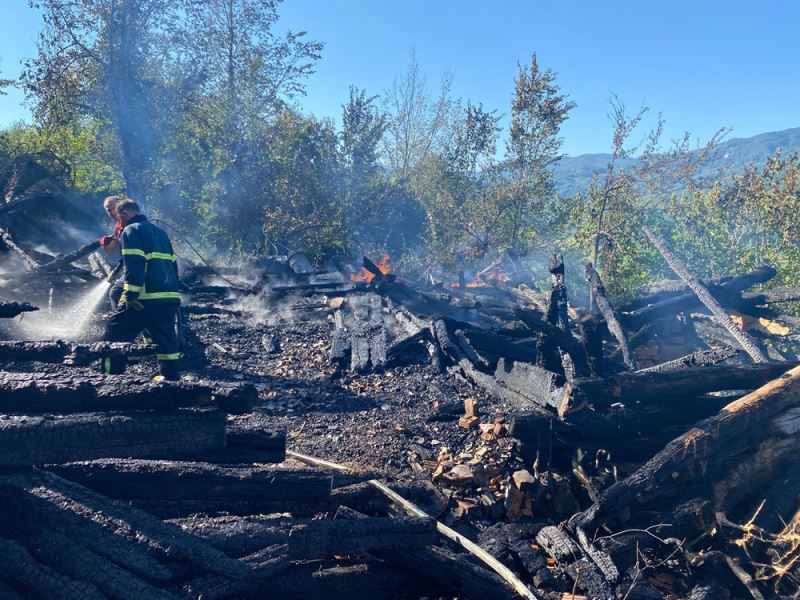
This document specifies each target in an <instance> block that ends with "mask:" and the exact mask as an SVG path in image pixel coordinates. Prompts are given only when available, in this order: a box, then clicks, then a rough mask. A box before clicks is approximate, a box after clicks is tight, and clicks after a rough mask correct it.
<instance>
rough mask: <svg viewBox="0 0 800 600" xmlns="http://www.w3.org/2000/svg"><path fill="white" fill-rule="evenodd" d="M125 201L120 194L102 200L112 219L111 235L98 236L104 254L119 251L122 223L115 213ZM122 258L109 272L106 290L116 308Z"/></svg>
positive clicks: (120, 295)
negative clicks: (108, 282)
mask: <svg viewBox="0 0 800 600" xmlns="http://www.w3.org/2000/svg"><path fill="white" fill-rule="evenodd" d="M124 201H125V198H124V197H122V196H108V197H107V198H106V199H105V200H103V208H105V209H106V213H107V214H108V216H109V217H111V218H112V219H113V220H114V233H112V234H111V235H104V236H103V237H101V238H100V245H101V246H102V247H103V250H105V253H106V254H109V255H110V254H114V253H116V252H117V251H119V244H120V240H121V239H122V228H123V224H122V221H121V220H120V218H119V214H118V213H117V208H118V207H119V205H120V204H121V203H122V202H124ZM122 266H123V265H122V258H121V257H120V259H119V264H118V265H117V266H116V267H114V270H113V271H112V272H111V275H110V277H109V281H111V287H110V288H109V290H108V300H109V303H110V304H111V308H112V310H113V309H116V308H117V304H119V299H120V297H122V284H123V281H122V278H121V277H117V274H118V273H119V272H120V270H121V269H122Z"/></svg>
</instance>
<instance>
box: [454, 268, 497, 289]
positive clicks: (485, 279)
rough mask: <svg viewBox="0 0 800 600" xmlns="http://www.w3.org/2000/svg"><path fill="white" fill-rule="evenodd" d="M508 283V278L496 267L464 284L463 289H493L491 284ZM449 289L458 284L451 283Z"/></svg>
mask: <svg viewBox="0 0 800 600" xmlns="http://www.w3.org/2000/svg"><path fill="white" fill-rule="evenodd" d="M508 281H510V278H509V277H508V276H507V275H506V274H505V273H503V272H502V271H501V270H500V269H499V268H498V267H495V268H494V269H491V270H490V271H486V272H485V273H482V274H480V275H476V276H475V279H473V280H472V281H470V282H469V283H467V284H466V286H465V287H468V288H481V287H494V286H493V285H492V283H506V282H508ZM450 286H451V287H454V288H457V287H459V286H458V282H453V283H451V284H450Z"/></svg>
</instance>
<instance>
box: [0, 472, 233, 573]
mask: <svg viewBox="0 0 800 600" xmlns="http://www.w3.org/2000/svg"><path fill="white" fill-rule="evenodd" d="M0 493H2V495H3V499H4V503H3V506H4V507H9V506H14V508H15V510H19V511H21V512H20V514H22V515H26V516H27V517H28V518H30V519H31V520H32V521H39V522H41V523H42V524H44V525H46V526H48V527H50V523H53V524H54V526H53V529H57V530H59V531H61V532H62V533H64V534H68V535H70V537H73V539H75V541H78V542H80V543H81V544H83V545H86V546H87V547H89V548H91V549H92V550H93V551H94V552H96V553H97V554H100V555H102V556H105V557H106V558H110V559H111V560H113V561H114V562H116V563H117V564H120V565H121V566H124V567H125V568H126V569H128V570H133V569H134V568H135V569H136V571H134V572H136V573H137V574H138V575H140V576H141V577H142V578H144V579H146V580H148V581H152V580H153V579H154V578H160V580H161V581H169V580H170V579H172V578H174V576H175V575H176V574H178V573H180V572H181V571H183V572H185V571H186V569H185V567H186V566H191V567H193V568H194V569H195V572H198V573H211V574H217V575H224V576H225V577H229V578H231V579H238V578H240V577H243V576H245V575H247V573H248V571H249V568H248V567H247V565H245V564H243V563H242V562H241V561H239V560H236V559H234V558H230V557H228V556H226V555H225V554H224V553H222V552H220V551H219V550H217V549H215V548H213V547H212V546H210V545H209V544H208V543H206V542H205V541H203V540H201V539H199V538H197V537H195V536H193V535H190V534H188V533H186V532H185V531H183V530H182V529H181V528H180V527H178V526H177V525H174V524H171V523H165V522H163V521H162V520H161V519H159V518H158V517H155V516H153V515H151V514H149V513H147V512H144V511H142V510H139V509H137V508H135V507H133V506H130V505H128V504H125V503H122V502H117V501H115V500H112V499H110V498H108V497H106V496H103V495H101V494H97V493H95V492H93V491H92V490H90V489H88V488H86V487H84V486H81V485H79V484H76V483H73V482H70V481H67V480H65V479H62V478H61V477H58V476H57V475H54V474H53V473H49V472H46V471H37V472H34V473H20V474H16V475H6V476H2V477H0ZM115 548H118V549H120V548H128V549H130V548H133V549H135V550H136V552H135V553H120V554H117V553H116V552H115V551H114V549H115ZM126 561H129V563H130V564H128V562H126ZM123 563H125V564H123ZM148 564H150V565H153V567H154V568H152V570H150V571H148V570H146V568H147V565H148ZM131 565H133V566H131Z"/></svg>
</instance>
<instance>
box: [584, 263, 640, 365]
mask: <svg viewBox="0 0 800 600" xmlns="http://www.w3.org/2000/svg"><path fill="white" fill-rule="evenodd" d="M586 281H588V282H589V287H590V288H591V290H592V297H593V298H594V303H595V305H596V306H597V308H598V309H599V310H600V314H602V315H603V318H604V319H605V320H606V325H607V326H608V330H609V331H610V332H611V335H613V336H614V337H615V338H616V340H617V342H618V343H619V347H620V350H621V352H622V361H623V362H624V363H625V366H626V367H628V368H629V369H633V356H632V354H631V351H630V348H629V347H628V340H627V339H626V337H625V331H624V330H623V329H622V325H620V324H619V319H617V314H616V311H615V310H614V306H613V305H612V304H611V302H610V301H609V300H608V297H607V296H606V288H605V286H604V285H603V282H602V280H601V279H600V275H599V274H598V272H597V271H596V270H595V269H594V266H593V265H592V263H586Z"/></svg>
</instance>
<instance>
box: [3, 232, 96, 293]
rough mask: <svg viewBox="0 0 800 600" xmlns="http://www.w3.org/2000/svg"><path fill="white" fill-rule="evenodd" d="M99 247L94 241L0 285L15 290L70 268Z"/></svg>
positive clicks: (10, 278) (8, 279)
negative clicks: (38, 278) (29, 282)
mask: <svg viewBox="0 0 800 600" xmlns="http://www.w3.org/2000/svg"><path fill="white" fill-rule="evenodd" d="M99 247H100V242H99V241H94V242H92V243H90V244H86V245H85V246H81V247H80V248H78V249H77V250H74V251H72V252H70V253H69V254H66V255H64V256H61V257H59V258H56V259H55V260H53V261H51V262H49V263H47V264H44V265H41V266H40V267H38V268H36V269H33V270H31V271H29V272H27V273H22V274H21V275H16V276H12V277H8V278H7V279H6V281H4V282H2V283H0V286H2V287H5V288H7V289H14V288H17V287H19V286H21V285H22V284H24V283H26V282H28V281H32V280H34V279H36V278H37V277H43V276H46V275H49V274H51V273H53V272H55V271H58V270H60V269H63V268H68V267H69V264H70V263H72V262H74V261H76V260H78V259H80V258H82V257H84V256H86V255H87V254H89V253H90V252H94V251H95V250H97V249H98V248H99ZM3 277H5V276H3Z"/></svg>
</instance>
